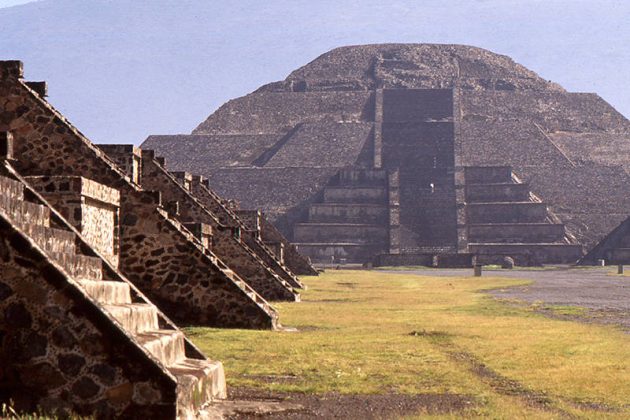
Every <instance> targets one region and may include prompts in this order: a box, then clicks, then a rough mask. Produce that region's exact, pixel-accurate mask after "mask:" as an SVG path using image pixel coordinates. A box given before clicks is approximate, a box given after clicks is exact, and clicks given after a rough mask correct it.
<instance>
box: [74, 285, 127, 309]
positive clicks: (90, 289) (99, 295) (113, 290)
mask: <svg viewBox="0 0 630 420" xmlns="http://www.w3.org/2000/svg"><path fill="white" fill-rule="evenodd" d="M79 283H80V284H81V286H83V288H84V289H85V291H86V292H87V294H88V295H90V296H91V297H92V298H94V299H95V300H96V301H98V302H99V303H101V304H103V305H108V304H125V303H131V288H130V287H129V284H127V283H125V282H123V281H105V280H98V281H95V280H79Z"/></svg>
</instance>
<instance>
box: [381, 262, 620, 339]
mask: <svg viewBox="0 0 630 420" xmlns="http://www.w3.org/2000/svg"><path fill="white" fill-rule="evenodd" d="M391 272H396V271H391ZM400 272H401V273H402V272H404V273H413V274H420V275H427V276H472V269H452V270H450V269H430V268H427V269H418V270H411V271H410V270H406V271H400ZM626 272H627V274H628V275H617V267H616V266H615V267H604V268H568V267H567V268H554V269H544V270H519V269H513V270H485V271H484V272H483V276H484V277H490V276H492V277H508V278H517V279H527V280H532V281H533V283H532V284H530V285H528V286H519V287H509V288H505V289H499V290H492V291H490V292H489V293H490V294H492V295H493V296H496V297H498V298H505V299H518V300H521V301H524V302H528V303H533V302H543V303H545V304H548V305H569V306H579V307H582V308H586V309H588V310H587V311H586V313H585V314H584V316H581V315H580V316H574V317H572V318H575V319H577V320H581V321H585V322H599V323H605V324H617V325H621V326H622V327H623V328H624V330H626V331H628V332H630V267H626ZM549 315H553V312H552V311H550V312H549Z"/></svg>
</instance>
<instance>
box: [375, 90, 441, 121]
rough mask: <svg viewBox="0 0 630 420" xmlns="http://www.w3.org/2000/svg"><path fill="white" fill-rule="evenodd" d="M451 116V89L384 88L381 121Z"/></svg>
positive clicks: (424, 119) (425, 119) (423, 119)
mask: <svg viewBox="0 0 630 420" xmlns="http://www.w3.org/2000/svg"><path fill="white" fill-rule="evenodd" d="M452 118H453V91H452V89H384V90H383V122H384V123H395V122H402V123H404V122H409V121H427V120H442V119H452Z"/></svg>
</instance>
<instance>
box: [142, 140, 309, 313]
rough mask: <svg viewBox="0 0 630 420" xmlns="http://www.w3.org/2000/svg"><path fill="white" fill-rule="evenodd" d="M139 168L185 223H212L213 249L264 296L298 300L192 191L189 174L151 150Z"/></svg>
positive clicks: (147, 185) (236, 229) (150, 186)
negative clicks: (177, 170)
mask: <svg viewBox="0 0 630 420" xmlns="http://www.w3.org/2000/svg"><path fill="white" fill-rule="evenodd" d="M141 157H142V168H141V174H142V175H141V177H140V183H141V185H142V186H143V187H144V188H147V189H154V190H159V191H160V192H161V194H162V196H163V197H164V198H165V199H166V200H170V201H171V202H176V203H178V207H179V208H181V214H179V212H178V211H177V212H173V214H172V215H173V217H174V218H176V219H178V220H180V221H182V222H186V223H190V222H192V223H199V222H201V223H206V224H208V225H210V226H212V229H213V232H214V233H213V235H214V236H215V238H214V240H213V242H216V246H214V247H213V249H214V251H213V252H214V253H215V254H217V256H219V257H220V258H221V259H222V260H223V261H224V262H225V263H226V264H228V265H229V266H230V268H231V269H232V270H234V271H235V272H236V273H237V274H238V275H239V277H241V278H242V279H244V280H245V281H246V282H247V283H248V284H249V285H250V286H251V287H252V288H253V289H254V290H255V291H256V292H257V293H258V294H260V295H261V296H262V297H263V298H264V299H266V300H284V301H293V302H299V301H300V295H299V293H298V292H297V291H296V290H295V289H294V288H293V286H292V285H291V284H290V283H289V282H287V281H286V280H285V279H284V278H282V277H280V276H279V275H278V274H277V273H275V272H274V271H273V270H272V269H271V268H270V267H269V266H268V265H267V264H265V262H264V261H263V260H262V259H261V258H260V257H259V256H258V255H257V254H256V253H255V252H254V251H252V250H251V249H250V248H249V247H248V246H247V245H246V244H245V243H243V242H242V241H241V238H240V232H239V227H238V226H237V227H230V226H225V225H223V224H222V223H220V221H219V219H218V218H217V217H216V215H215V214H213V213H212V212H210V211H209V210H208V209H207V208H206V207H205V206H204V205H203V204H202V202H201V201H199V200H198V199H197V198H196V197H195V196H194V195H193V194H192V192H191V187H192V185H191V182H186V181H191V177H190V175H188V174H185V173H184V176H186V175H188V176H187V178H186V179H184V180H183V181H184V182H180V180H178V178H177V177H176V176H174V175H173V174H172V173H170V172H169V171H167V170H166V168H165V165H164V162H163V159H161V158H156V157H155V154H154V153H153V151H152V150H143V151H142V152H141Z"/></svg>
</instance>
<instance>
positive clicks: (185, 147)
mask: <svg viewBox="0 0 630 420" xmlns="http://www.w3.org/2000/svg"><path fill="white" fill-rule="evenodd" d="M282 137H283V135H282V134H252V135H241V134H238V135H234V134H226V135H209V134H199V135H170V136H149V137H148V138H147V139H146V140H145V141H144V143H142V148H143V149H145V150H155V151H156V153H157V154H158V156H163V157H164V159H165V160H166V162H168V166H169V169H171V170H173V171H188V172H191V173H193V174H203V175H205V176H209V175H210V174H211V173H212V172H213V170H216V169H218V168H221V167H225V166H227V167H242V166H250V165H252V163H253V162H254V161H255V160H256V159H257V158H258V157H259V156H261V155H262V154H263V153H264V152H265V151H266V150H267V149H270V148H271V147H273V145H274V144H276V143H277V142H278V141H280V139H281V138H282Z"/></svg>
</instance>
